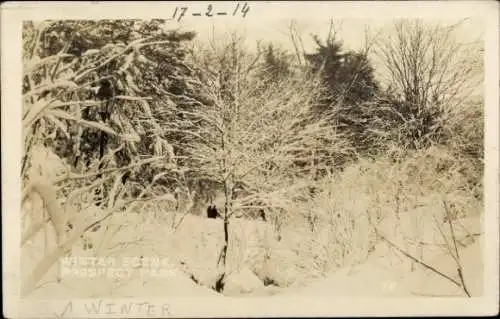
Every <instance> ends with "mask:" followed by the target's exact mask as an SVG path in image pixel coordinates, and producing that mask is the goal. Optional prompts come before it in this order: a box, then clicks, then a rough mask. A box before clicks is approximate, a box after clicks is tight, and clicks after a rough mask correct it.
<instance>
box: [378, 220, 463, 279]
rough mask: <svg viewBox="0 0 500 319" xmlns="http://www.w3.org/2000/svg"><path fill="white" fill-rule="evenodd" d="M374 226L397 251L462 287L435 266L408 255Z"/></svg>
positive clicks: (381, 236)
mask: <svg viewBox="0 0 500 319" xmlns="http://www.w3.org/2000/svg"><path fill="white" fill-rule="evenodd" d="M374 228H375V233H376V234H377V235H378V236H379V238H380V239H382V240H383V241H385V242H386V243H387V244H389V246H391V247H392V248H394V249H396V250H397V251H399V252H400V253H402V254H403V255H405V256H406V257H408V258H410V259H411V260H413V261H414V262H416V263H418V264H419V265H421V266H423V267H425V268H427V269H429V270H431V271H432V272H434V273H436V274H438V275H439V276H441V277H443V278H446V279H448V280H449V281H451V282H452V283H454V284H455V285H456V286H458V287H460V288H462V285H461V284H460V283H459V282H458V281H456V280H455V279H453V278H451V277H450V276H448V275H446V274H443V273H442V272H441V271H439V270H437V269H436V268H434V267H432V266H430V265H428V264H427V263H425V262H424V261H422V260H420V259H418V258H416V257H413V256H412V255H410V254H409V253H407V252H406V251H404V250H403V249H401V248H399V247H398V246H397V245H396V244H394V243H393V242H391V241H390V240H389V239H387V238H386V237H385V236H384V235H382V234H380V232H379V231H378V229H377V228H376V227H374Z"/></svg>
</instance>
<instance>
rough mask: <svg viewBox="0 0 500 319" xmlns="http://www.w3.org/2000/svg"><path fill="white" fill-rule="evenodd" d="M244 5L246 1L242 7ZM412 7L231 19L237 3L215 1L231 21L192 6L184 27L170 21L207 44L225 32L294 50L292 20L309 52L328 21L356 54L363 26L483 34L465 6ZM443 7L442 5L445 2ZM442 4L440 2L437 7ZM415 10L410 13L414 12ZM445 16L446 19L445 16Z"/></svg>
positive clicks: (297, 9) (294, 10) (324, 5)
mask: <svg viewBox="0 0 500 319" xmlns="http://www.w3.org/2000/svg"><path fill="white" fill-rule="evenodd" d="M239 3H240V4H241V5H240V7H241V6H242V5H243V4H244V2H239ZM408 3H409V2H406V4H405V3H403V4H401V3H399V6H397V5H394V6H391V7H388V6H383V5H386V3H378V4H379V5H380V6H377V5H376V4H377V3H376V2H372V3H369V5H368V6H367V4H366V3H364V4H361V3H360V4H357V3H355V2H354V3H351V4H346V3H341V2H292V1H290V2H272V3H269V2H260V3H255V2H253V3H252V2H249V7H250V10H249V11H248V12H247V15H246V17H245V18H243V17H242V16H241V13H240V14H239V15H238V14H237V15H235V16H232V13H233V11H234V9H235V8H236V6H237V4H238V2H222V3H221V2H213V3H212V8H213V11H214V12H228V14H229V15H228V16H216V17H213V18H210V17H206V16H204V15H202V16H201V17H198V16H194V17H193V16H192V13H193V12H201V13H205V12H206V7H207V5H208V4H209V3H208V2H207V3H201V4H199V3H196V2H195V3H192V5H190V7H189V8H188V11H186V17H185V18H183V20H182V21H181V23H175V22H173V23H172V22H171V23H170V24H171V25H172V26H180V27H181V28H182V29H187V30H189V29H192V30H195V31H196V32H198V34H199V35H198V38H199V39H201V40H203V39H208V37H209V36H210V34H211V33H212V30H214V31H215V34H216V35H219V36H220V35H222V34H224V33H226V32H231V31H235V30H237V31H239V32H241V33H244V34H245V35H246V36H247V38H248V40H249V41H251V42H254V41H257V40H264V41H273V42H276V43H280V44H282V45H283V46H286V47H288V48H291V41H290V35H289V32H288V26H289V25H290V22H291V21H292V20H294V21H296V23H297V26H298V30H299V31H300V32H301V33H302V39H303V41H304V45H305V47H306V49H310V48H312V47H313V41H312V38H311V37H310V34H311V33H315V34H318V35H320V36H321V37H323V38H324V37H326V35H327V34H328V30H329V25H330V20H331V19H332V18H333V19H334V21H336V23H341V29H340V30H339V36H340V38H341V39H342V40H343V41H344V44H345V46H346V47H348V48H351V49H357V48H360V47H362V46H363V45H364V30H365V26H369V27H370V28H371V29H372V30H373V31H376V30H378V29H380V28H382V27H385V26H388V25H390V24H391V22H392V21H393V19H394V18H395V17H398V16H399V17H408V16H412V15H413V16H419V17H424V18H425V19H428V21H430V22H442V23H449V24H452V23H456V22H457V21H460V20H462V19H464V18H468V20H467V21H465V22H464V23H463V25H462V26H461V28H460V30H459V34H460V36H461V37H463V39H464V41H473V40H475V39H477V38H478V37H480V36H481V35H482V33H483V30H484V26H483V24H482V21H481V19H480V17H478V16H477V15H476V14H475V12H474V10H464V9H462V8H461V7H456V8H453V7H450V8H447V9H444V10H443V8H442V7H439V6H438V7H435V8H433V5H434V6H435V5H436V3H432V2H428V4H429V5H421V6H419V7H415V8H409V6H408V5H407V4H408ZM441 3H442V2H441ZM437 4H439V3H437ZM410 9H411V10H410ZM445 13H447V14H445Z"/></svg>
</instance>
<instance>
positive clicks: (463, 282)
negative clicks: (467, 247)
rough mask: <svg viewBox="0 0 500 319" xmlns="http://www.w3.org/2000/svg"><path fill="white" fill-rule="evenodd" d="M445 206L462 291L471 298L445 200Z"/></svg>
mask: <svg viewBox="0 0 500 319" xmlns="http://www.w3.org/2000/svg"><path fill="white" fill-rule="evenodd" d="M443 206H444V210H445V212H446V217H447V218H446V219H447V220H448V225H449V226H450V232H451V238H452V239H453V246H454V248H455V256H454V258H453V259H454V260H455V262H456V264H457V273H458V277H460V281H461V282H462V289H463V290H464V292H465V293H466V294H467V296H468V297H469V298H470V297H471V295H470V293H469V290H468V289H467V286H466V285H465V280H464V276H463V269H462V263H461V262H460V255H459V253H458V248H457V238H456V236H455V230H454V229H453V224H452V222H451V216H450V212H449V210H448V206H447V205H446V201H444V200H443Z"/></svg>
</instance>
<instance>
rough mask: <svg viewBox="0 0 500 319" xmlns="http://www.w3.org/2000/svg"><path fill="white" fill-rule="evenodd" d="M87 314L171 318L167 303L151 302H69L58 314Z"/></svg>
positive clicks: (65, 315) (61, 315) (58, 315)
mask: <svg viewBox="0 0 500 319" xmlns="http://www.w3.org/2000/svg"><path fill="white" fill-rule="evenodd" d="M83 313H86V317H87V318H95V317H102V316H103V315H106V316H119V317H127V318H134V317H135V318H140V317H142V318H144V317H145V318H167V317H170V316H171V312H170V305H169V304H167V303H163V302H162V303H153V302H150V301H127V302H119V301H117V300H109V301H106V300H95V301H90V302H89V301H69V302H68V303H67V304H65V305H64V307H63V308H62V309H61V310H60V311H57V312H56V316H57V317H59V318H65V317H66V318H69V317H73V314H83Z"/></svg>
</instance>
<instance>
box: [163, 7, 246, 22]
mask: <svg viewBox="0 0 500 319" xmlns="http://www.w3.org/2000/svg"><path fill="white" fill-rule="evenodd" d="M248 11H250V6H249V5H248V3H246V2H245V3H244V4H240V3H237V4H236V5H235V6H234V9H233V10H232V12H226V11H217V10H215V8H214V6H213V5H212V4H209V5H208V6H207V8H206V10H205V12H199V11H198V12H193V13H191V16H193V17H201V16H206V17H213V16H227V15H230V14H232V15H233V16H236V15H241V16H242V17H243V18H245V17H246V15H247V13H248ZM186 15H188V7H175V11H174V14H173V15H172V20H177V21H178V22H180V21H181V19H182V18H183V17H185V16H186Z"/></svg>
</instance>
